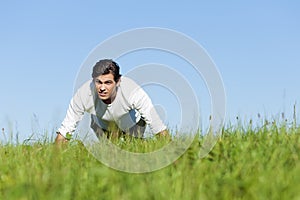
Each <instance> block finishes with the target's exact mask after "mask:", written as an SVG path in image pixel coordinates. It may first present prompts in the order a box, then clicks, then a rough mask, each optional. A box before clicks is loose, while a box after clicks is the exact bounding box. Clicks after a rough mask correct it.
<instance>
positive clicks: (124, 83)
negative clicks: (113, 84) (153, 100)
mask: <svg viewBox="0 0 300 200" xmlns="http://www.w3.org/2000/svg"><path fill="white" fill-rule="evenodd" d="M120 86H121V87H125V88H127V87H137V86H138V84H137V83H136V82H135V81H134V80H133V79H132V78H129V77H127V76H122V77H121V82H120Z"/></svg>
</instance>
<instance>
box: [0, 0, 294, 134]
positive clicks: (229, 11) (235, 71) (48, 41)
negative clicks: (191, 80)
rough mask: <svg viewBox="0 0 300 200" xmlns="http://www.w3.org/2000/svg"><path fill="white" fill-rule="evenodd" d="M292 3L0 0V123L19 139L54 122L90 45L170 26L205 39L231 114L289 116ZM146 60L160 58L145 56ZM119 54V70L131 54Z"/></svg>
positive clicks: (57, 122) (200, 40)
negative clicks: (122, 56)
mask: <svg viewBox="0 0 300 200" xmlns="http://www.w3.org/2000/svg"><path fill="white" fill-rule="evenodd" d="M299 6H300V3H299V2H298V1H226V2H225V1H224V2H222V1H196V0H195V1H178V2H176V1H158V0H153V1H105V2H104V1H30V0H29V1H1V3H0V27H1V31H0V44H1V45H0V55H1V59H0V67H1V68H0V69H1V73H0V74H1V78H0V81H1V84H0V91H1V100H0V127H1V128H5V130H6V132H7V133H8V132H10V131H13V132H14V133H16V132H19V134H20V138H21V139H23V138H26V137H28V136H29V135H30V134H31V133H32V132H35V133H36V134H39V133H43V132H45V131H50V132H51V130H52V129H56V128H57V127H58V126H59V125H60V123H61V121H62V120H63V118H64V115H65V112H66V109H67V106H68V104H69V101H70V99H71V97H72V94H73V87H74V80H75V78H76V75H77V72H78V70H79V68H80V66H81V64H82V63H83V61H84V60H85V59H86V58H87V56H88V55H89V53H90V52H91V51H92V50H93V49H94V48H95V47H96V46H97V45H98V44H99V43H101V42H103V41H104V40H105V39H107V38H109V37H111V36H113V35H116V34H118V33H120V32H123V31H126V30H130V29H135V28H143V27H161V28H167V29H172V30H175V31H178V32H181V33H183V34H185V35H187V36H189V37H191V38H193V39H194V40H195V41H197V42H198V43H199V44H200V45H202V47H203V48H204V49H205V50H206V51H207V53H208V54H209V55H210V57H211V58H212V59H213V61H214V62H215V64H216V66H217V67H218V69H219V71H220V73H221V76H222V78H223V82H224V86H225V89H226V96H227V107H226V110H227V120H228V121H233V120H234V118H235V117H236V116H240V117H241V118H245V119H247V118H255V117H256V116H257V113H260V114H261V115H267V116H277V115H280V113H281V112H285V114H286V116H287V117H291V116H292V112H293V105H294V104H295V102H297V104H296V105H297V108H298V109H299V103H300V93H299V89H298V87H299V86H300V79H299V72H300V56H299V55H300V37H299V35H300V20H299V19H300V7H299ZM140 57H142V56H139V59H141V58H140ZM151 58H153V62H157V61H159V59H158V60H156V58H157V57H154V56H153V57H148V58H147V59H146V60H147V61H148V62H151V61H152V60H151ZM128 59H129V60H130V59H132V62H133V63H134V60H135V59H136V58H135V57H134V56H131V57H129V58H128ZM140 61H144V60H140ZM120 62H121V63H119V64H120V65H121V67H122V66H124V67H123V68H122V69H121V70H123V71H122V73H123V74H126V72H127V71H129V70H130V66H128V65H126V64H128V63H130V62H128V63H127V62H125V61H124V63H122V59H120ZM125 63H126V64H125ZM140 63H142V62H140ZM122 64H123V65H122ZM195 87H196V86H195ZM154 95H155V94H154ZM198 95H199V96H201V95H202V94H198ZM204 96H205V95H204ZM155 101H157V102H156V103H158V104H160V102H159V99H155ZM204 107H205V106H204ZM168 112H169V111H168ZM297 114H298V113H297ZM170 115H172V114H171V113H169V114H167V116H170ZM1 137H2V135H1V136H0V138H1Z"/></svg>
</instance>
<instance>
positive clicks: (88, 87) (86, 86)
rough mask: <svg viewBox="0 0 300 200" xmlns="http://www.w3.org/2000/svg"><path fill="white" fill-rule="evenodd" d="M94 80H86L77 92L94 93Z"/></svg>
mask: <svg viewBox="0 0 300 200" xmlns="http://www.w3.org/2000/svg"><path fill="white" fill-rule="evenodd" d="M93 83H94V82H93V80H92V79H90V80H88V81H86V82H84V83H83V84H82V85H81V86H80V87H79V89H78V90H77V92H79V93H84V94H88V95H92V91H93V88H94V84H93Z"/></svg>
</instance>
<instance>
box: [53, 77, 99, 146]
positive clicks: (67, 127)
mask: <svg viewBox="0 0 300 200" xmlns="http://www.w3.org/2000/svg"><path fill="white" fill-rule="evenodd" d="M91 107H93V97H92V95H91V88H90V81H89V82H86V83H85V84H84V85H83V86H82V87H80V88H79V89H78V91H77V92H76V93H75V95H74V96H73V98H72V99H71V102H70V104H69V108H68V110H67V114H66V117H65V119H64V120H63V122H62V124H61V127H60V128H59V129H58V131H57V136H56V139H55V142H56V143H59V142H66V141H67V140H69V139H70V137H71V136H72V133H73V132H74V131H75V129H76V127H77V124H78V123H79V121H80V120H81V119H82V117H83V115H84V112H85V111H86V110H87V109H89V108H91Z"/></svg>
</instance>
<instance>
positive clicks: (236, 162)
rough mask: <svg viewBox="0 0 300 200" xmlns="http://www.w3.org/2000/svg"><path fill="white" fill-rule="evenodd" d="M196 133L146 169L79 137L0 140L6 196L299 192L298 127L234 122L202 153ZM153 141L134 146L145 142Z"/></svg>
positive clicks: (0, 176) (276, 195) (278, 195)
mask: <svg viewBox="0 0 300 200" xmlns="http://www.w3.org/2000/svg"><path fill="white" fill-rule="evenodd" d="M202 142H203V139H201V138H200V139H195V141H194V142H193V144H192V145H191V146H190V148H189V149H188V150H187V152H186V153H185V154H184V155H183V156H181V157H180V159H179V160H177V161H176V162H175V163H173V164H171V165H169V166H168V167H166V168H163V169H161V170H158V171H155V172H151V173H145V174H129V173H125V172H120V171H116V170H113V169H110V168H108V167H107V166H105V165H103V164H101V163H100V162H99V161H98V160H97V159H95V158H94V157H93V156H92V155H91V154H89V152H87V150H86V149H85V148H84V146H83V145H81V143H80V142H76V141H73V142H70V143H69V144H68V145H66V146H63V147H60V148H58V147H57V146H55V145H53V144H52V141H49V142H46V141H43V142H38V143H35V144H31V145H26V144H19V145H11V144H2V145H1V144H0V199H289V200H291V199H300V190H299V188H300V160H299V159H300V129H299V127H298V126H296V125H295V124H294V125H293V124H292V125H288V123H287V122H282V123H280V124H279V125H278V124H277V123H276V122H275V121H274V122H268V121H264V122H263V123H262V124H261V125H255V126H254V125H253V124H252V122H249V123H248V124H246V125H237V126H233V127H231V126H228V127H227V128H224V131H223V134H222V136H221V138H220V139H219V140H218V142H217V143H216V145H215V147H214V148H213V150H212V151H211V152H210V153H209V155H208V156H206V157H205V158H203V159H199V158H198V153H199V149H200V146H201V144H202ZM152 144H154V143H153V141H152V142H138V141H135V142H133V143H130V144H128V145H135V146H134V147H135V148H137V147H138V148H143V147H144V146H145V145H148V146H149V145H152Z"/></svg>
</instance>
